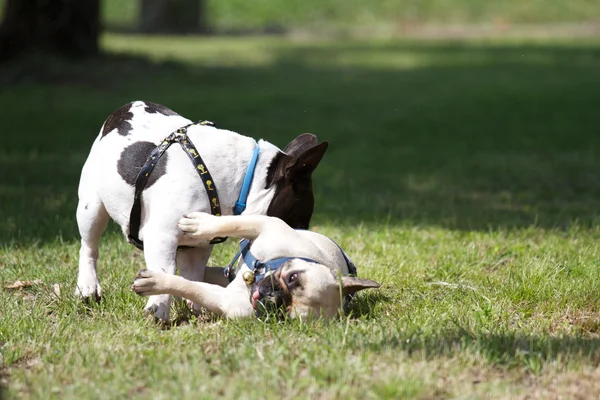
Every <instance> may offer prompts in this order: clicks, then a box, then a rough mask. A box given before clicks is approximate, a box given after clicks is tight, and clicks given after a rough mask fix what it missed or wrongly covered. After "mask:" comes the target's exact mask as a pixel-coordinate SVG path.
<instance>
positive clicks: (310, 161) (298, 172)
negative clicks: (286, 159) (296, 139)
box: [285, 141, 329, 180]
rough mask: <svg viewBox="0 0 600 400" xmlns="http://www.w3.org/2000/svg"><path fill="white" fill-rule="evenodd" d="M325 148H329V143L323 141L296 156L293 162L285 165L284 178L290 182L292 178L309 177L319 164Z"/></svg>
mask: <svg viewBox="0 0 600 400" xmlns="http://www.w3.org/2000/svg"><path fill="white" fill-rule="evenodd" d="M327 147H329V143H328V142H327V141H324V142H321V143H319V144H316V145H314V146H312V147H309V148H307V149H305V150H303V151H301V152H300V153H299V154H297V155H296V157H295V159H294V160H293V162H290V163H289V164H288V165H287V168H286V173H285V177H286V178H287V179H289V180H292V179H293V178H298V177H306V176H310V175H311V174H312V173H313V171H314V170H315V168H317V165H319V163H320V162H321V159H322V158H323V156H324V155H325V152H326V151H327Z"/></svg>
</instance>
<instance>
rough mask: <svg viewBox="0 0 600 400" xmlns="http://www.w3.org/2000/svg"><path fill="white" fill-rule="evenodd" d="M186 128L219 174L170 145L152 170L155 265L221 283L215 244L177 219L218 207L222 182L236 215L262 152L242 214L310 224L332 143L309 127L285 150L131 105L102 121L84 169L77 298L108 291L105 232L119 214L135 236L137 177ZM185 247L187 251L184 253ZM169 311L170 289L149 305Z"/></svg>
mask: <svg viewBox="0 0 600 400" xmlns="http://www.w3.org/2000/svg"><path fill="white" fill-rule="evenodd" d="M184 126H186V128H187V132H186V133H187V136H186V140H188V139H189V141H191V142H192V143H194V144H195V145H196V146H197V147H196V149H197V152H196V153H192V154H194V155H201V156H202V159H204V164H202V167H204V166H205V167H206V168H208V169H209V170H210V171H211V173H212V180H209V181H208V182H206V180H204V179H203V180H201V176H199V173H197V172H198V171H197V170H196V167H195V166H194V165H193V164H192V163H191V162H190V160H189V159H188V156H189V155H190V153H189V152H188V154H186V152H185V151H184V150H183V149H182V148H180V147H179V146H172V147H170V148H168V150H166V151H165V152H164V154H163V155H162V157H160V158H159V159H158V161H157V162H155V164H156V165H154V169H153V170H152V172H151V173H148V174H146V177H145V178H146V179H147V181H146V182H145V186H144V190H143V192H142V193H143V195H142V196H141V200H140V204H139V205H140V206H141V210H140V213H139V214H138V215H139V222H140V223H139V236H138V237H139V239H140V240H143V242H144V246H143V250H144V258H145V261H146V266H147V268H148V270H149V271H153V272H157V273H158V272H165V273H167V274H174V273H175V268H176V266H177V267H178V268H179V273H180V275H181V276H182V277H185V278H186V279H190V280H193V281H204V280H205V281H207V282H210V281H211V280H214V279H217V280H218V277H214V276H212V275H210V274H208V275H206V276H205V267H206V263H207V261H208V258H209V256H210V253H211V251H212V245H211V244H210V242H209V240H198V239H194V238H190V237H186V236H184V235H183V234H182V232H181V231H180V230H179V229H178V227H177V221H178V220H179V218H180V217H181V215H182V214H183V213H185V212H188V211H190V210H192V211H206V212H210V211H211V209H212V206H213V205H215V200H214V199H215V198H211V199H210V200H209V197H208V190H213V189H215V188H217V190H216V191H215V192H216V194H218V201H219V202H220V209H221V213H222V214H224V215H227V214H232V213H233V208H234V206H235V204H236V199H238V196H240V191H241V189H242V186H246V185H245V184H244V182H243V181H244V180H245V178H246V176H245V174H246V171H247V169H248V167H249V165H250V164H251V163H253V162H254V161H253V155H254V152H255V151H256V153H257V154H258V158H257V159H256V160H255V161H256V163H255V167H253V171H254V173H253V176H252V179H251V181H250V186H249V190H248V193H247V200H246V201H245V203H246V208H245V211H244V212H243V213H244V215H253V214H259V215H271V216H275V217H279V218H281V219H282V220H283V221H285V222H286V223H288V224H289V225H290V226H292V227H295V228H304V229H305V228H308V224H309V221H310V218H311V216H312V212H313V204H314V198H313V193H312V182H311V174H312V172H313V171H314V169H315V168H316V167H317V165H318V164H319V162H320V161H321V158H322V157H323V155H324V153H325V151H326V150H327V142H322V143H318V141H317V138H316V137H315V136H314V135H310V134H303V135H300V136H298V137H297V138H296V139H294V140H293V141H292V142H291V143H289V144H288V145H287V147H286V148H285V149H284V150H283V151H281V150H280V149H278V148H277V147H276V146H274V145H272V144H271V143H269V142H266V141H264V140H259V141H258V142H257V141H255V140H254V139H252V138H249V137H246V136H242V135H239V134H237V133H234V132H231V131H228V130H223V129H217V128H215V127H214V126H212V125H201V124H198V125H191V121H190V120H188V119H186V118H184V117H182V116H180V115H179V114H177V113H175V112H174V111H172V110H170V109H168V108H166V107H164V106H161V105H158V104H153V103H149V102H142V101H136V102H133V103H129V104H126V105H125V106H123V107H121V108H120V109H118V110H117V111H115V112H114V113H112V114H111V115H110V116H109V117H108V119H107V120H106V121H105V122H104V125H103V126H102V129H101V130H100V134H99V135H98V137H97V138H96V140H95V142H94V144H93V146H92V149H91V151H90V154H89V156H88V158H87V161H86V162H85V165H84V166H83V170H82V173H81V180H80V183H79V191H78V195H79V204H78V206H77V224H78V226H79V233H80V235H81V250H80V254H79V275H78V279H77V289H76V295H77V296H79V297H81V298H95V299H99V298H100V296H101V293H102V292H101V288H100V284H99V281H98V277H97V275H96V260H97V258H98V242H99V240H100V236H101V235H102V233H103V232H104V230H105V229H106V226H107V224H108V221H109V218H112V219H113V220H114V221H115V222H117V223H118V224H119V225H120V226H121V228H122V229H123V233H124V234H125V236H126V237H127V236H130V238H131V233H132V232H130V212H131V211H132V206H133V205H134V186H135V185H136V181H137V180H139V178H140V177H139V176H138V175H140V176H141V175H142V174H140V170H142V167H143V166H144V168H145V166H146V164H145V162H146V161H147V158H148V156H149V154H150V153H151V152H153V151H154V150H155V149H156V147H157V145H158V144H160V143H164V142H163V141H164V140H165V138H166V137H167V135H169V134H170V133H172V132H173V134H175V132H177V130H178V129H180V128H181V127H184ZM174 131H175V132H174ZM182 146H183V145H182ZM194 151H196V150H195V149H194ZM200 168H201V167H200V166H198V169H200ZM203 172H204V170H203ZM203 183H204V185H203ZM207 184H208V186H207ZM207 189H208V190H207ZM211 200H212V201H211ZM211 203H213V204H211ZM133 214H134V213H131V215H132V216H133ZM131 219H132V220H133V218H131ZM178 246H186V247H189V248H187V249H185V250H183V249H180V250H178ZM169 308H170V296H169V295H165V294H160V295H155V296H151V297H150V298H149V299H148V302H147V304H146V306H145V310H146V311H148V312H151V313H154V315H155V316H156V317H157V318H159V319H161V320H164V321H167V320H168V319H169Z"/></svg>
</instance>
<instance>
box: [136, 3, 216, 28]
mask: <svg viewBox="0 0 600 400" xmlns="http://www.w3.org/2000/svg"><path fill="white" fill-rule="evenodd" d="M205 6H206V4H205V0H142V7H141V10H142V15H141V21H142V26H141V29H142V31H143V32H146V33H178V34H185V33H207V32H208V27H207V25H206V18H205V16H206V7H205Z"/></svg>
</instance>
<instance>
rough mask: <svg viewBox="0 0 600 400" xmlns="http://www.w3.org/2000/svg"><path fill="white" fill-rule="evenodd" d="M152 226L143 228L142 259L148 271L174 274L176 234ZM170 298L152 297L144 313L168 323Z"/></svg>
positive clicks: (164, 295)
mask: <svg viewBox="0 0 600 400" xmlns="http://www.w3.org/2000/svg"><path fill="white" fill-rule="evenodd" d="M161 229H162V227H161V228H155V227H153V226H145V227H144V238H143V239H144V259H145V260H146V268H147V269H149V270H150V271H157V272H165V273H167V274H170V275H174V274H175V257H176V252H177V242H178V239H177V234H176V233H173V232H165V231H163V230H161ZM170 308H171V296H169V295H168V294H158V295H153V296H150V297H149V298H148V302H147V303H146V306H145V307H144V311H145V312H147V313H149V314H153V315H154V317H155V318H157V319H159V320H161V321H163V322H168V321H169V312H170Z"/></svg>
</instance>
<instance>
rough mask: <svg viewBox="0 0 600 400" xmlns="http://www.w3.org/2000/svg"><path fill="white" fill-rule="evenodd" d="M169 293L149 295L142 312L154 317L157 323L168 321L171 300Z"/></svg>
mask: <svg viewBox="0 0 600 400" xmlns="http://www.w3.org/2000/svg"><path fill="white" fill-rule="evenodd" d="M169 300H170V297H169V295H166V296H165V295H161V296H151V297H150V298H149V299H148V302H147V303H146V306H145V307H144V314H146V315H149V316H152V317H154V319H155V320H156V321H157V322H159V323H164V324H166V323H168V322H169V318H170V317H169V312H170V310H171V302H170V301H169Z"/></svg>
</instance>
